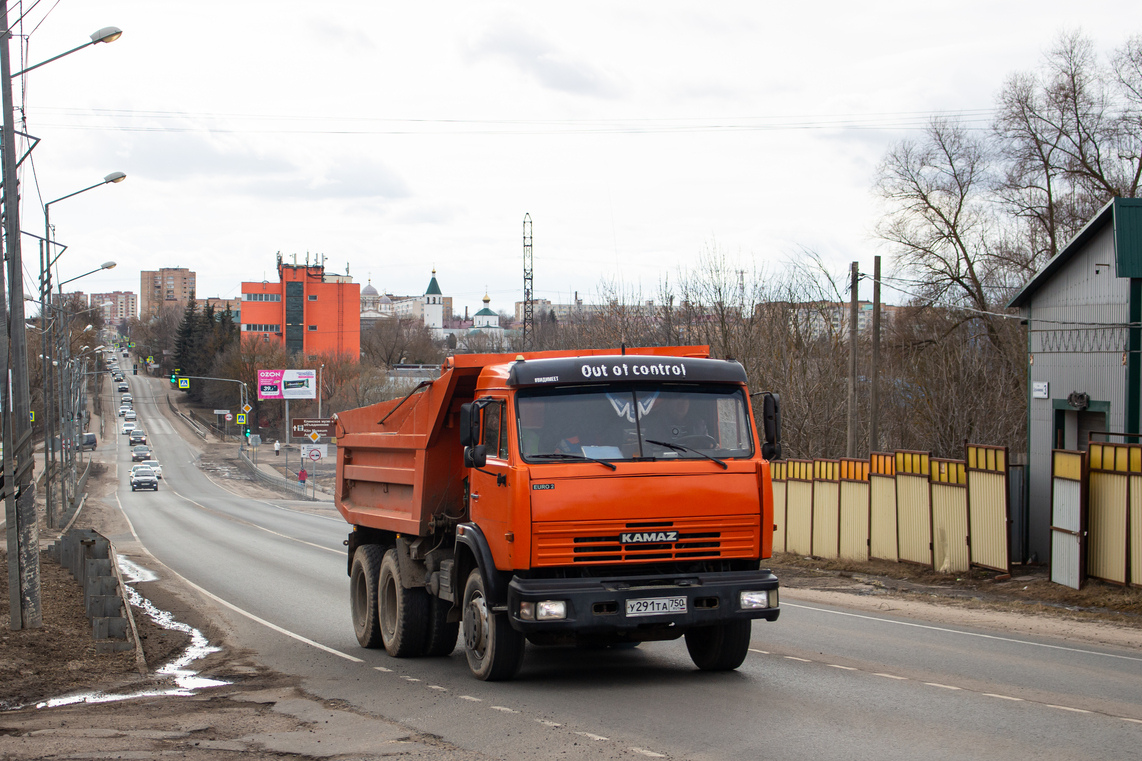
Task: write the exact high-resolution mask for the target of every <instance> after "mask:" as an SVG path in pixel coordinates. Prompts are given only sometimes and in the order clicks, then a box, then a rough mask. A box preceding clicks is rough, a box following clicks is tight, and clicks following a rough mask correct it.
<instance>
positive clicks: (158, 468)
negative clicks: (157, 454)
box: [139, 460, 163, 480]
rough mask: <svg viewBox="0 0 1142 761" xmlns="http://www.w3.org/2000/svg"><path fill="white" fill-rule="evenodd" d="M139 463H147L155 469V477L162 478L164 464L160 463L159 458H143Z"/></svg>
mask: <svg viewBox="0 0 1142 761" xmlns="http://www.w3.org/2000/svg"><path fill="white" fill-rule="evenodd" d="M139 465H146V466H147V467H148V468H150V469H151V470H153V471H155V478H158V479H159V480H162V477H163V466H162V465H160V464H159V461H158V460H143V461H142V462H141V463H139Z"/></svg>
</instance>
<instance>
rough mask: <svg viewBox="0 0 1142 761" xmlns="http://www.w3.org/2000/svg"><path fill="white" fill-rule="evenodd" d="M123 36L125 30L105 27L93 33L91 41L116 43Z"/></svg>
mask: <svg viewBox="0 0 1142 761" xmlns="http://www.w3.org/2000/svg"><path fill="white" fill-rule="evenodd" d="M122 36H123V30H122V29H120V28H119V27H117V26H105V27H103V28H102V29H100V30H99V31H98V32H92V33H91V41H92V42H93V43H94V42H114V41H115V40H117V39H119V38H120V37H122Z"/></svg>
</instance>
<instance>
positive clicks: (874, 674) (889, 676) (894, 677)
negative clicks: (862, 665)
mask: <svg viewBox="0 0 1142 761" xmlns="http://www.w3.org/2000/svg"><path fill="white" fill-rule="evenodd" d="M873 676H882V677H884V678H885V679H901V680H903V681H907V680H908V677H906V676H897V675H896V674H878V673H875V672H874V673H873Z"/></svg>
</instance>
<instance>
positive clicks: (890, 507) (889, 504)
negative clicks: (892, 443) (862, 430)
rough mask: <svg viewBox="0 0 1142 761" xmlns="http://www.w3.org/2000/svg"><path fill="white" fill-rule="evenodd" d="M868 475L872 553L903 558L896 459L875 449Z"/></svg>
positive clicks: (883, 558)
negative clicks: (898, 527)
mask: <svg viewBox="0 0 1142 761" xmlns="http://www.w3.org/2000/svg"><path fill="white" fill-rule="evenodd" d="M869 465H870V466H871V467H870V470H869V476H868V495H869V496H868V498H869V515H868V521H869V526H868V535H869V545H868V553H869V556H870V557H873V558H876V559H879V560H891V561H893V562H896V561H897V560H899V559H900V555H899V549H898V546H897V540H896V458H895V457H893V456H892V455H890V454H884V453H881V452H873V454H872V456H871V457H870V458H869Z"/></svg>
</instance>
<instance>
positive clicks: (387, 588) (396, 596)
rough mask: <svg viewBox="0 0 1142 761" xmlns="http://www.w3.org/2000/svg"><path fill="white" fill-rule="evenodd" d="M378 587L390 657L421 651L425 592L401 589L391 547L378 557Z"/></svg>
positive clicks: (425, 624) (424, 633)
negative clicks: (379, 567) (379, 566)
mask: <svg viewBox="0 0 1142 761" xmlns="http://www.w3.org/2000/svg"><path fill="white" fill-rule="evenodd" d="M378 589H379V594H378V603H379V612H380V625H381V641H382V642H384V645H385V650H387V651H388V653H389V655H391V656H392V657H394V658H413V657H415V656H418V655H423V654H424V647H425V644H426V640H427V634H428V592H427V591H425V590H423V589H405V587H404V585H403V584H402V583H401V573H400V564H399V563H398V562H397V551H396V550H395V549H392V550H389V551H388V552H386V553H385V556H384V558H383V559H382V560H381V572H380V575H379V578H378Z"/></svg>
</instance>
